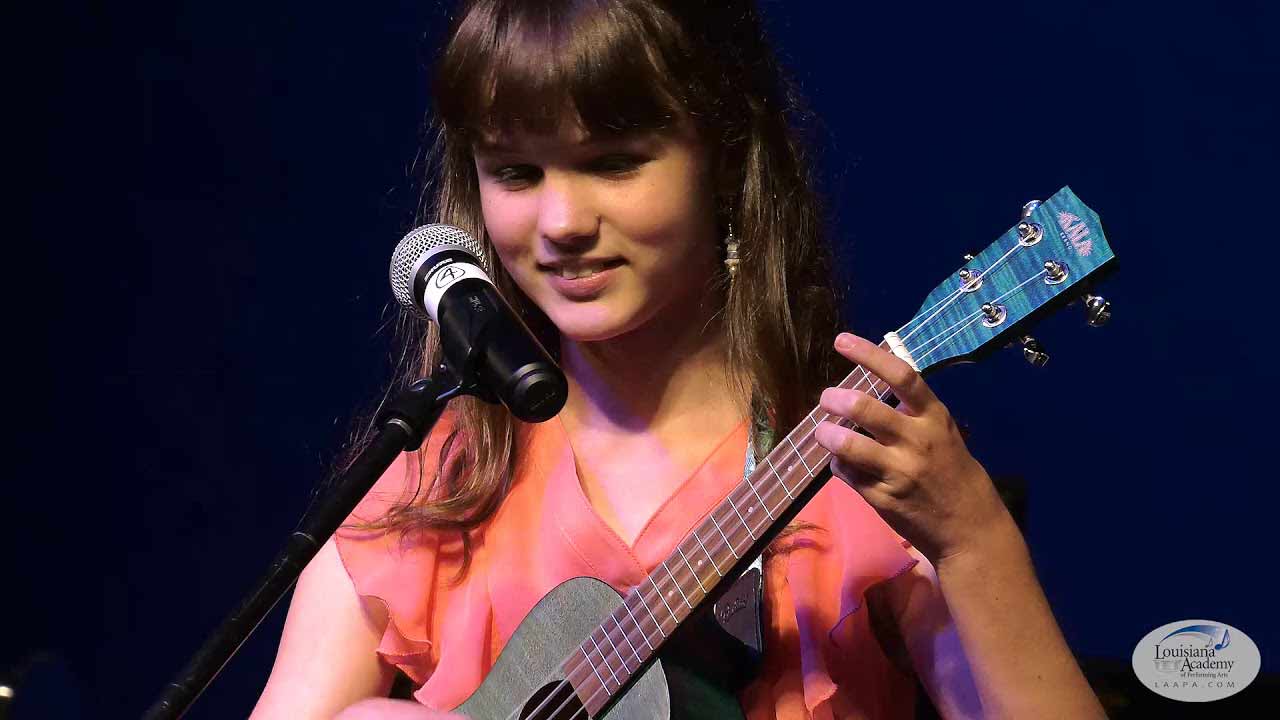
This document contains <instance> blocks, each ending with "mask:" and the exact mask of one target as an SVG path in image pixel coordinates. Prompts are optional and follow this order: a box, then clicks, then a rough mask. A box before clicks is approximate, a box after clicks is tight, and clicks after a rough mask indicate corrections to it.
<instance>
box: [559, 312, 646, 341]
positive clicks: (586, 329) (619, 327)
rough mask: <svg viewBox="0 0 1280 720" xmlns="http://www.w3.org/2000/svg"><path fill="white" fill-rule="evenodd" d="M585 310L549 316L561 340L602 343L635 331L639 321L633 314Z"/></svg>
mask: <svg viewBox="0 0 1280 720" xmlns="http://www.w3.org/2000/svg"><path fill="white" fill-rule="evenodd" d="M584 310H586V308H569V309H568V310H567V311H566V312H561V313H556V314H554V315H551V314H549V317H550V319H551V322H552V324H553V325H555V326H556V329H557V330H559V331H560V337H561V338H562V339H563V340H568V341H571V342H579V343H590V342H604V341H606V340H612V339H614V338H616V337H618V336H620V335H625V334H626V333H628V332H631V331H632V330H635V329H636V327H637V326H638V325H640V324H641V323H642V322H643V321H641V320H640V319H639V318H638V317H636V316H635V315H633V314H630V313H627V314H619V313H613V312H583V311H584Z"/></svg>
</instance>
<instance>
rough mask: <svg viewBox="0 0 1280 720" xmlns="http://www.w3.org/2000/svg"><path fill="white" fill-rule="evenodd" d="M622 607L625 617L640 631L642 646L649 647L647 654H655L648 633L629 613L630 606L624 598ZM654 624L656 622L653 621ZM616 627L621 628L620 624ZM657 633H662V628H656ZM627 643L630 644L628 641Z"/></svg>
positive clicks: (631, 613)
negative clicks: (625, 611) (629, 618)
mask: <svg viewBox="0 0 1280 720" xmlns="http://www.w3.org/2000/svg"><path fill="white" fill-rule="evenodd" d="M629 596H630V595H629V594H628V597H629ZM622 607H624V608H626V610H627V615H628V616H630V617H631V622H633V623H635V625H636V629H638V630H639V631H640V637H641V638H643V639H644V644H645V645H648V646H649V652H651V653H652V652H655V651H656V650H657V648H655V647H654V646H653V643H651V642H649V633H647V632H645V629H644V626H643V625H641V624H640V621H639V620H637V619H636V616H635V613H633V612H631V606H630V605H628V604H627V598H625V597H624V598H623V599H622ZM614 622H618V620H617V618H614ZM654 622H655V623H656V622H657V620H654ZM618 625H619V626H621V625H622V623H618ZM658 632H662V628H658ZM664 637H665V636H664ZM628 642H630V640H628Z"/></svg>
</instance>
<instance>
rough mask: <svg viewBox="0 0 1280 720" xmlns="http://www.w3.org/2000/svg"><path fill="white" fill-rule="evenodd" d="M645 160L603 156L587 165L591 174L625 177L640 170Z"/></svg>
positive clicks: (621, 155)
mask: <svg viewBox="0 0 1280 720" xmlns="http://www.w3.org/2000/svg"><path fill="white" fill-rule="evenodd" d="M644 163H645V159H644V158H642V157H640V156H638V155H626V154H621V153H619V154H613V155H603V156H601V157H599V158H596V159H595V160H593V161H591V162H590V163H589V166H590V169H591V170H592V171H593V172H598V173H602V174H605V175H627V174H629V173H632V172H635V171H636V170H639V169H640V166H641V165H644Z"/></svg>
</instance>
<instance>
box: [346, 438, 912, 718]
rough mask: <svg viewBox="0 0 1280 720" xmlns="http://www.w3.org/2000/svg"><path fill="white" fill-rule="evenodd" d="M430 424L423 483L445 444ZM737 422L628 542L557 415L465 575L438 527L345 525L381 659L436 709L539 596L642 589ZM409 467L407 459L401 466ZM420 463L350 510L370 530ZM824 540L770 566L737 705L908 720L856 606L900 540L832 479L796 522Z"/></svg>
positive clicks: (492, 654) (717, 488) (727, 468)
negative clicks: (380, 630)
mask: <svg viewBox="0 0 1280 720" xmlns="http://www.w3.org/2000/svg"><path fill="white" fill-rule="evenodd" d="M448 425H449V421H448V416H447V415H446V417H445V418H443V419H442V420H441V422H440V423H439V424H438V425H437V426H436V430H435V432H433V433H432V436H431V438H430V440H429V442H428V444H427V447H426V449H425V450H424V452H425V453H426V455H425V456H424V458H425V460H426V463H427V471H428V472H427V477H428V478H429V477H431V474H432V468H433V467H434V463H435V461H436V459H437V458H438V457H439V451H440V446H441V444H442V443H443V439H444V437H445V436H446V435H447V433H448V429H449V428H448ZM747 428H748V424H747V423H746V422H744V423H743V424H741V425H739V426H738V427H737V428H735V429H734V430H733V432H732V433H730V435H729V436H727V437H726V438H725V439H724V440H722V441H721V442H720V444H719V445H718V446H717V447H716V449H715V450H714V451H712V453H711V455H710V457H708V458H707V459H706V461H705V462H704V463H703V464H702V465H701V466H700V467H699V468H698V469H697V470H696V471H695V472H694V473H693V475H692V476H690V477H689V478H688V479H687V480H686V481H685V482H684V483H683V484H681V485H680V486H679V487H677V488H676V490H675V492H674V493H673V494H672V495H671V497H670V498H668V500H667V501H666V502H665V503H663V505H662V506H661V507H659V508H658V510H657V512H656V513H654V515H653V517H652V518H651V519H650V520H649V522H648V524H647V525H646V526H645V527H644V529H643V530H642V531H641V532H640V534H639V536H637V538H636V542H635V545H634V546H631V547H628V546H627V544H626V543H625V542H623V541H622V540H621V539H620V538H619V537H618V535H617V534H616V533H615V532H614V531H613V530H612V529H610V527H609V526H608V525H607V524H606V523H605V522H604V521H603V520H602V519H601V518H600V516H599V515H598V514H597V513H596V511H595V509H594V508H593V507H592V506H591V504H590V502H589V501H588V500H587V498H586V495H585V494H584V493H583V491H582V486H581V484H580V482H579V480H578V475H577V471H576V469H575V463H574V455H573V449H572V448H571V447H570V445H569V442H568V438H567V437H566V435H565V431H564V427H563V426H562V425H561V423H560V421H559V419H553V420H550V421H548V422H545V423H542V424H539V425H531V426H528V427H526V428H525V429H524V430H523V431H522V433H521V436H520V439H521V453H520V455H519V459H518V461H517V467H516V471H515V478H514V481H513V484H512V487H511V491H510V493H509V494H508V496H507V497H506V499H505V500H504V501H503V503H502V505H501V506H500V507H499V509H498V511H497V512H496V513H495V514H494V516H493V517H492V518H490V519H489V520H488V521H487V522H486V523H485V524H484V525H483V526H481V527H480V528H479V529H478V530H477V531H476V533H475V535H474V544H473V552H474V554H473V557H472V564H471V568H470V570H469V572H468V573H467V575H466V576H465V577H464V578H462V579H461V581H459V582H453V580H454V578H455V575H456V574H457V571H458V569H459V567H460V566H461V559H462V553H461V547H462V545H461V541H460V540H458V539H456V538H450V537H448V536H447V535H444V536H442V535H439V534H437V533H434V532H416V533H409V534H405V535H403V536H402V535H401V534H400V533H397V532H394V531H360V530H354V529H351V528H344V529H343V530H340V531H339V532H338V534H337V546H338V551H339V554H340V555H341V557H342V561H343V564H344V565H345V566H346V569H347V572H348V574H349V575H350V576H351V580H352V582H353V583H354V584H355V588H356V591H357V593H359V595H360V596H361V597H362V599H363V600H364V601H365V602H369V601H371V600H376V601H378V602H380V603H382V604H383V605H385V606H386V610H387V612H388V617H389V622H388V624H387V628H386V631H385V632H384V634H383V636H382V640H381V643H380V645H379V646H378V649H377V652H378V655H379V656H381V657H382V658H383V659H384V660H385V661H386V662H388V663H391V664H393V665H395V666H396V667H398V668H400V669H401V670H403V671H404V672H405V673H406V674H407V675H408V676H409V677H410V678H412V679H413V681H414V682H415V683H418V684H420V685H421V687H420V688H419V689H418V690H417V691H416V692H415V693H414V697H415V698H417V700H418V701H420V702H422V703H423V704H425V705H427V706H428V707H431V708H433V709H438V710H449V709H452V708H454V707H457V706H458V705H460V704H461V703H462V702H463V701H464V700H466V698H467V697H468V696H469V695H470V694H471V693H472V692H473V691H474V690H475V689H476V688H477V687H479V685H480V683H481V681H482V680H483V679H484V676H485V674H486V673H487V672H488V670H489V668H490V667H491V666H492V665H493V663H494V662H495V660H496V659H497V657H498V655H499V653H500V652H501V651H502V648H503V646H504V645H505V643H506V642H507V639H508V638H510V637H511V635H512V634H513V633H514V632H515V629H516V626H517V625H519V623H520V621H521V620H522V619H523V618H524V617H525V615H526V614H528V612H529V611H530V610H531V609H532V608H533V606H534V605H535V604H536V603H537V601H538V600H539V599H540V598H541V597H542V596H543V595H545V594H546V593H547V592H548V591H550V590H551V589H552V588H554V587H555V586H556V585H559V584H560V583H562V582H564V581H565V580H569V579H571V578H574V577H580V576H591V577H595V578H598V579H600V580H603V581H604V582H606V583H608V584H609V585H611V586H612V587H613V588H614V589H615V590H617V591H618V592H619V593H621V594H625V593H627V592H629V591H630V590H632V589H633V588H634V587H635V586H636V585H638V584H639V583H640V582H641V581H642V580H644V578H645V577H646V576H647V574H648V573H649V572H650V571H652V570H653V569H654V568H655V567H656V566H657V565H658V563H659V562H661V561H662V560H664V559H665V558H666V557H667V555H668V554H669V553H670V552H672V550H673V549H674V547H675V545H676V544H677V543H678V542H679V541H680V540H681V539H683V538H684V537H685V536H686V535H687V534H688V533H689V532H691V531H692V530H693V528H694V527H696V526H697V525H698V524H699V522H700V521H701V520H702V519H703V517H705V516H706V514H707V513H709V512H710V511H711V510H712V508H714V507H715V506H716V505H717V504H718V503H719V502H720V501H722V500H723V498H724V497H725V496H726V495H727V494H728V492H729V491H730V489H732V488H733V486H734V485H735V484H736V483H737V482H738V481H740V480H741V479H742V474H743V463H744V459H745V451H746V447H747ZM411 458H412V460H411ZM416 465H417V461H416V457H415V456H413V455H410V454H402V455H401V456H400V458H399V459H398V460H397V461H396V463H395V464H393V465H392V467H391V468H390V469H389V470H388V471H387V473H386V474H385V475H383V477H382V478H381V479H380V480H379V481H378V482H377V484H376V485H375V486H374V488H373V489H372V490H371V491H370V492H369V494H368V495H367V496H366V497H365V499H364V500H363V501H362V502H361V503H360V505H359V506H358V507H357V508H356V510H355V511H354V512H353V513H352V516H351V520H352V521H355V522H359V521H371V520H375V519H377V518H379V517H381V516H382V515H383V514H384V513H385V512H386V511H387V509H388V508H389V507H391V505H393V504H396V503H400V502H405V501H407V500H409V499H410V498H412V497H414V495H415V493H417V492H418V489H419V488H418V483H417V481H416V472H414V473H412V474H411V473H410V470H411V469H416ZM796 521H797V522H804V523H811V524H812V525H814V526H816V527H818V528H820V530H806V531H801V532H800V533H797V534H795V535H791V536H789V537H788V539H787V541H786V544H787V547H788V550H787V551H786V552H781V553H778V554H775V555H772V556H770V558H769V559H768V560H767V561H766V562H765V565H764V571H765V579H764V589H765V590H764V612H765V614H766V617H765V658H764V664H763V667H762V671H761V673H760V676H759V677H758V678H757V679H756V680H755V681H754V682H752V683H751V684H750V685H749V686H748V687H747V688H745V689H744V690H743V692H742V693H741V695H740V698H739V699H740V700H741V702H742V706H743V708H744V709H745V710H746V713H747V716H748V717H749V718H750V719H751V720H766V719H770V718H778V719H779V720H784V719H785V720H793V719H794V720H800V719H802V718H804V719H807V718H831V717H837V718H910V717H912V716H913V715H914V709H915V684H914V681H913V680H912V679H911V678H910V677H909V676H907V675H905V674H903V673H902V672H901V671H899V670H898V669H897V668H896V667H895V666H894V665H893V664H892V663H891V662H890V661H889V660H888V659H887V658H886V657H885V655H884V653H883V652H882V651H881V649H880V645H879V643H878V642H877V640H876V638H875V636H874V634H873V633H872V630H871V626H870V623H869V622H868V617H867V610H866V607H865V603H864V601H863V597H864V593H865V592H866V590H867V589H868V588H869V587H871V586H872V585H874V584H876V583H879V582H882V581H884V580H887V579H890V578H893V577H896V576H898V575H900V574H902V573H904V572H906V571H907V570H909V569H910V568H911V567H912V566H913V565H914V564H915V560H914V559H913V558H912V557H911V555H910V554H909V553H907V551H906V549H905V547H906V541H904V540H903V539H902V538H901V537H900V536H898V535H897V534H896V533H895V532H894V531H893V530H891V529H890V528H889V526H888V525H886V524H885V523H884V521H883V520H882V519H881V518H880V516H879V515H877V514H876V512H875V511H874V510H873V509H872V508H871V507H870V506H869V505H867V503H866V502H865V501H864V500H863V499H862V497H861V496H860V495H858V494H857V493H856V492H854V491H853V490H852V489H850V488H849V487H848V486H847V485H845V484H844V483H842V482H839V481H838V480H837V481H833V482H828V483H827V484H826V486H825V487H824V488H823V489H822V490H821V491H819V492H818V493H817V494H816V495H815V496H814V498H813V500H812V501H810V503H809V504H808V505H807V506H806V507H805V508H804V509H803V510H802V511H801V512H800V513H799V515H798V516H797V517H796Z"/></svg>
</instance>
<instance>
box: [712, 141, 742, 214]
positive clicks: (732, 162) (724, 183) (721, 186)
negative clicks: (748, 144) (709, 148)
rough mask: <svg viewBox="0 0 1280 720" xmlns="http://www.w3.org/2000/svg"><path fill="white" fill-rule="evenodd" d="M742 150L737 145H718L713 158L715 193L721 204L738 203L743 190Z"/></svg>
mask: <svg viewBox="0 0 1280 720" xmlns="http://www.w3.org/2000/svg"><path fill="white" fill-rule="evenodd" d="M742 164H743V163H742V152H741V151H740V150H739V148H737V147H726V146H724V145H717V146H716V149H715V157H713V158H712V172H714V173H715V176H714V182H715V193H716V198H717V200H718V201H719V204H720V205H726V206H731V205H736V204H737V202H736V200H737V198H738V195H739V194H740V193H741V192H742Z"/></svg>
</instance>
